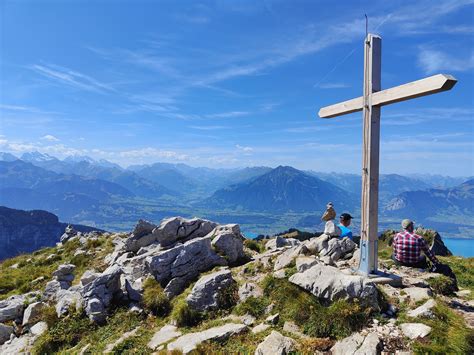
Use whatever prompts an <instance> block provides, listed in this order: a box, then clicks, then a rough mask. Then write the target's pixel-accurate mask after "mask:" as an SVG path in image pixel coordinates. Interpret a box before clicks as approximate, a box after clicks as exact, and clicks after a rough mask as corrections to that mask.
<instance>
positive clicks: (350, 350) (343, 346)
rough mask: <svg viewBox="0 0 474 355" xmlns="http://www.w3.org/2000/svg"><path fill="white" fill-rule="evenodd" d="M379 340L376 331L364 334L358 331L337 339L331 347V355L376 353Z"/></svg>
mask: <svg viewBox="0 0 474 355" xmlns="http://www.w3.org/2000/svg"><path fill="white" fill-rule="evenodd" d="M381 346H382V344H381V342H380V339H379V337H378V335H377V334H376V333H369V334H368V335H366V336H364V335H362V334H360V333H355V334H352V335H351V336H349V337H347V338H344V339H342V340H340V341H338V342H337V343H336V344H334V346H333V347H332V348H331V354H332V355H378V354H380V351H381Z"/></svg>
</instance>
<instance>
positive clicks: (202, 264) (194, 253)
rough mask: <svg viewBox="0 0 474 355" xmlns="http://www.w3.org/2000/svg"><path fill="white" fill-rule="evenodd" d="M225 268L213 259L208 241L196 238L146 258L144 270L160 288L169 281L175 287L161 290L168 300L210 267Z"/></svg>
mask: <svg viewBox="0 0 474 355" xmlns="http://www.w3.org/2000/svg"><path fill="white" fill-rule="evenodd" d="M218 265H226V261H225V259H223V258H222V257H221V256H219V255H217V254H216V252H215V251H214V250H213V249H212V247H211V238H210V237H203V238H196V239H193V240H190V241H189V242H186V243H184V244H178V245H176V246H175V247H173V248H171V249H168V250H163V251H160V252H158V253H157V254H156V255H152V256H147V257H146V259H145V267H146V270H147V271H148V272H149V273H151V274H152V275H153V276H154V277H155V279H156V280H157V281H158V282H160V283H161V284H165V285H167V284H168V283H170V282H171V281H172V280H175V281H173V282H174V284H175V285H176V286H175V287H172V288H171V287H165V292H166V293H167V295H168V297H174V296H176V295H177V294H179V293H180V292H182V291H183V290H184V288H185V287H186V286H187V285H188V283H189V282H191V281H192V280H193V279H195V278H196V277H197V276H198V275H199V273H200V272H204V271H207V270H210V269H212V268H213V267H214V266H218Z"/></svg>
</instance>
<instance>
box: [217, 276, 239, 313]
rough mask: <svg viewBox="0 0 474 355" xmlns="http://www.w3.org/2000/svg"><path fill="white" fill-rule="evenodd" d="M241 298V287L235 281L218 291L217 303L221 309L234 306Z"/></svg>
mask: <svg viewBox="0 0 474 355" xmlns="http://www.w3.org/2000/svg"><path fill="white" fill-rule="evenodd" d="M238 300H239V287H238V286H237V283H236V282H233V283H232V284H231V285H229V287H224V288H222V289H221V290H219V292H218V293H217V304H218V307H219V309H229V308H232V307H234V306H235V305H236V304H237V301H238Z"/></svg>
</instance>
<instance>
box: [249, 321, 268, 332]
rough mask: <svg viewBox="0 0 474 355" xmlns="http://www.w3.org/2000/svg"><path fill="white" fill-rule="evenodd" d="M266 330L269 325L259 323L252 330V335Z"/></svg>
mask: <svg viewBox="0 0 474 355" xmlns="http://www.w3.org/2000/svg"><path fill="white" fill-rule="evenodd" d="M268 328H270V324H265V323H260V324H259V325H256V326H255V327H253V328H252V333H253V334H257V333H261V332H264V331H265V330H267V329H268Z"/></svg>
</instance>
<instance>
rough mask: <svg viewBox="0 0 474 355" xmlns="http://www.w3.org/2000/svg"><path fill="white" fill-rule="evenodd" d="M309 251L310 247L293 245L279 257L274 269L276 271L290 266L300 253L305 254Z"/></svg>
mask: <svg viewBox="0 0 474 355" xmlns="http://www.w3.org/2000/svg"><path fill="white" fill-rule="evenodd" d="M307 252H308V249H307V248H306V247H305V246H304V245H298V246H294V247H291V248H290V249H287V250H285V251H284V252H283V253H282V254H280V255H279V256H278V257H277V259H276V261H275V266H274V267H273V269H274V270H275V271H278V270H281V269H284V268H285V267H288V266H289V265H290V264H291V263H292V262H293V260H294V259H295V258H296V257H297V256H298V255H304V254H306V253H307Z"/></svg>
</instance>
